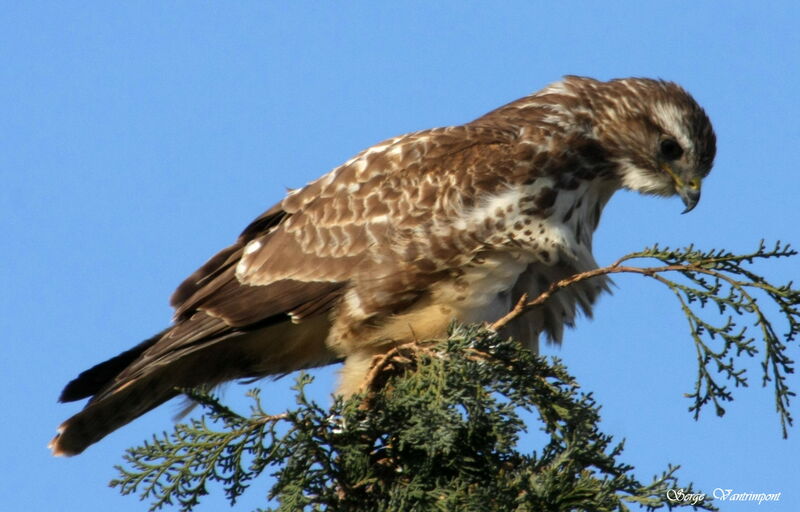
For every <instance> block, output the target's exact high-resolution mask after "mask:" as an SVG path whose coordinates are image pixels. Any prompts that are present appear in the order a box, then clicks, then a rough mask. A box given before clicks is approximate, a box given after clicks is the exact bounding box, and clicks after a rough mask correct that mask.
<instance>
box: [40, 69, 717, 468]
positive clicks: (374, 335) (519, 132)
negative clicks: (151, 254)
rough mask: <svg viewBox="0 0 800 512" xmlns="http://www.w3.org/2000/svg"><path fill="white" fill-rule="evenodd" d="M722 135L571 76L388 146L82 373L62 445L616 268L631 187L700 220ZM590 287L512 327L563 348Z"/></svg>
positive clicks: (359, 356)
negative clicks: (172, 404)
mask: <svg viewBox="0 0 800 512" xmlns="http://www.w3.org/2000/svg"><path fill="white" fill-rule="evenodd" d="M715 152H716V142H715V136H714V131H713V128H712V126H711V123H710V121H709V119H708V117H707V116H706V114H705V112H704V111H703V109H702V108H701V107H700V106H699V105H698V104H697V103H696V102H695V100H694V99H693V98H692V97H691V96H690V95H689V94H688V93H687V92H686V91H685V90H683V89H682V88H681V87H680V86H678V85H676V84H675V83H671V82H667V81H662V80H651V79H643V78H628V79H617V80H611V81H608V82H603V81H598V80H594V79H591V78H583V77H577V76H567V77H565V78H564V79H563V80H561V81H559V82H556V83H553V84H551V85H549V86H548V87H545V88H544V89H542V90H540V91H539V92H536V93H534V94H532V95H530V96H526V97H524V98H521V99H519V100H516V101H513V102H511V103H509V104H507V105H505V106H502V107H500V108H498V109H496V110H493V111H492V112H489V113H488V114H486V115H484V116H482V117H480V118H478V119H476V120H474V121H472V122H469V123H466V124H464V125H461V126H451V127H446V128H434V129H430V130H423V131H418V132H414V133H409V134H406V135H401V136H399V137H394V138H392V139H389V140H386V141H384V142H381V143H380V144H377V145H375V146H372V147H370V148H368V149H366V150H364V151H362V152H361V153H359V154H357V155H356V156H354V157H353V158H351V159H350V160H348V161H347V162H345V163H344V164H342V165H340V166H339V167H337V168H335V169H333V170H332V171H331V172H329V173H328V174H326V175H324V176H322V177H321V178H319V179H317V180H316V181H313V182H311V183H309V184H308V185H306V186H304V187H302V188H300V189H297V190H292V191H290V192H289V193H288V194H287V196H286V197H285V198H284V199H283V200H282V201H281V202H279V203H278V204H277V205H275V206H273V207H272V208H270V209H269V210H267V211H266V212H265V213H264V214H262V215H261V216H260V217H258V218H256V219H255V220H254V221H253V222H252V223H251V224H250V225H249V226H247V228H246V229H245V230H244V231H243V232H242V234H241V235H239V238H238V239H237V240H236V242H235V243H234V244H233V245H231V246H230V247H228V248H226V249H223V250H222V251H220V252H219V253H218V254H217V255H216V256H214V257H212V258H211V259H210V260H208V262H207V263H205V264H204V265H203V266H202V267H200V268H199V269H198V270H197V271H196V272H195V273H194V274H192V275H190V276H189V277H188V278H187V279H186V280H185V281H184V282H183V283H182V284H181V285H180V286H179V287H178V289H177V290H176V291H175V293H174V294H173V295H172V299H171V303H172V305H173V306H174V307H175V315H174V322H173V325H172V326H171V327H168V328H167V329H165V330H164V331H162V332H160V333H158V334H156V335H155V336H153V337H152V338H149V339H147V340H145V341H143V342H141V343H139V344H138V345H136V346H135V347H133V348H131V349H130V350H127V351H125V352H123V353H121V354H119V355H118V356H116V357H113V358H111V359H109V360H108V361H105V362H103V363H100V364H98V365H96V366H94V367H93V368H90V369H88V370H86V371H84V372H83V373H81V374H80V375H79V376H78V377H77V378H76V379H75V380H73V381H72V382H70V383H69V384H68V385H67V386H66V388H64V390H63V392H62V394H61V397H60V401H62V402H69V401H74V400H79V399H82V398H88V397H90V400H89V402H88V403H87V405H86V407H85V408H84V409H83V410H82V411H80V412H79V413H77V414H76V415H74V416H73V417H71V418H69V419H68V420H66V421H65V422H64V423H62V424H61V426H60V427H59V428H58V435H57V436H56V437H55V438H54V439H53V440H52V441H51V443H50V447H51V449H52V451H53V453H54V454H56V455H74V454H78V453H80V452H82V451H83V450H84V449H85V448H86V447H88V446H89V445H91V444H92V443H95V442H97V441H98V440H100V439H101V438H103V437H104V436H106V435H107V434H108V433H110V432H112V431H114V430H116V429H117V428H119V427H121V426H123V425H125V424H126V423H128V422H130V421H132V420H133V419H135V418H137V417H138V416H140V415H142V414H144V413H146V412H147V411H149V410H151V409H153V408H154V407H156V406H158V405H160V404H162V403H163V402H165V401H167V400H169V399H171V398H173V397H174V396H176V395H177V394H178V393H179V392H178V391H177V389H176V388H191V387H196V386H215V385H218V384H220V383H222V382H225V381H229V380H234V379H243V378H259V377H264V376H270V375H272V376H279V375H283V374H286V373H288V372H292V371H294V370H297V369H301V368H310V367H316V366H321V365H327V364H331V363H334V362H339V361H343V362H344V366H343V368H342V371H341V386H340V392H341V393H343V394H348V393H352V392H353V391H354V390H356V389H358V387H359V385H360V383H361V381H362V379H363V378H364V376H365V374H366V372H367V371H368V369H369V365H370V362H371V361H372V359H373V357H374V356H376V355H380V354H382V353H385V352H387V351H388V350H390V349H391V348H392V347H394V346H396V345H397V344H399V343H405V342H411V341H415V340H424V339H431V338H437V337H443V336H444V335H445V334H446V331H447V328H448V325H449V324H450V323H451V321H453V320H458V321H460V322H487V321H493V320H496V319H497V318H499V317H501V316H502V315H503V314H505V313H507V312H508V311H509V309H510V308H511V307H512V306H513V305H514V304H515V303H516V301H517V300H518V299H519V298H520V297H521V296H522V295H523V294H528V296H532V297H535V296H537V295H538V294H539V293H540V292H542V291H544V290H545V289H546V288H547V287H548V286H549V285H550V284H551V283H553V282H554V281H556V280H559V279H562V278H565V277H568V276H570V275H573V274H575V273H579V272H584V271H587V270H591V269H594V268H596V267H597V264H596V262H595V259H594V257H593V256H592V235H593V232H594V231H595V228H596V227H597V224H598V222H599V220H600V215H601V212H602V210H603V207H604V206H605V204H606V203H607V201H608V200H609V198H611V196H612V195H613V194H614V192H615V191H617V190H620V189H629V190H635V191H639V192H642V193H645V194H652V195H658V196H674V195H677V196H679V197H680V198H681V199H682V201H683V203H684V205H685V208H686V211H689V210H691V209H692V208H694V206H695V205H696V203H697V201H698V199H699V197H700V186H701V181H702V180H703V178H704V177H705V176H706V175H707V174H708V173H709V171H710V170H711V167H712V164H713V160H714V155H715ZM606 286H607V285H606V282H605V281H604V279H603V278H595V279H593V280H587V281H582V282H580V283H578V284H576V285H575V286H571V287H569V288H567V289H564V290H562V291H560V292H558V293H557V294H555V295H554V296H553V297H552V298H551V299H550V300H549V301H548V302H546V303H545V304H544V305H543V306H542V307H539V308H537V309H535V310H534V311H531V312H529V313H528V314H527V315H523V316H520V317H518V318H516V319H515V320H514V321H513V322H511V323H509V324H508V325H507V326H506V327H505V328H504V329H505V332H504V334H508V335H511V336H514V337H515V338H516V339H518V340H519V341H520V342H522V343H525V344H527V345H528V346H529V347H531V348H532V349H534V350H535V349H536V348H537V343H538V338H539V336H540V334H544V335H545V336H547V337H548V338H549V339H550V340H552V341H554V342H560V341H561V337H562V331H563V326H565V325H567V326H571V325H572V324H573V321H574V319H575V316H576V313H577V311H579V310H582V311H583V312H584V313H585V314H586V315H589V314H590V311H591V307H592V304H593V303H594V302H595V300H596V298H597V296H598V295H599V294H600V293H601V292H602V291H603V290H604V289H606Z"/></svg>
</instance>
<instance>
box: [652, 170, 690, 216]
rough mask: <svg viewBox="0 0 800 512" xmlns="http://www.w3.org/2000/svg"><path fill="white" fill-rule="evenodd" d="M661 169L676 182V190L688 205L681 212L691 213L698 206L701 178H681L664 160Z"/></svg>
mask: <svg viewBox="0 0 800 512" xmlns="http://www.w3.org/2000/svg"><path fill="white" fill-rule="evenodd" d="M661 169H662V170H663V171H664V172H665V173H667V174H668V175H669V176H670V177H671V178H672V181H673V182H674V183H675V192H677V193H678V196H680V198H681V201H683V204H684V205H685V206H686V209H685V210H683V211H682V212H681V213H689V212H690V211H692V210H693V209H694V207H695V206H697V203H698V202H699V201H700V178H692V179H690V180H689V181H688V182H686V181H684V180H683V179H681V177H680V176H679V175H678V173H677V172H675V171H674V170H673V168H672V166H671V165H669V164H668V163H666V162H664V163H662V164H661Z"/></svg>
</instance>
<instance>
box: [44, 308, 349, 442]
mask: <svg viewBox="0 0 800 512" xmlns="http://www.w3.org/2000/svg"><path fill="white" fill-rule="evenodd" d="M189 322H195V324H196V325H195V326H194V327H192V325H189V324H188V323H189ZM329 328H330V321H329V320H328V318H327V317H325V316H323V315H319V316H317V317H314V318H311V319H308V320H306V321H304V322H302V323H300V324H293V323H292V322H291V321H290V320H286V321H284V322H281V323H277V324H274V325H269V326H267V327H263V328H260V329H255V330H253V331H237V330H235V329H232V328H230V327H228V326H227V325H226V324H225V323H224V322H222V321H221V320H217V319H213V318H210V317H200V316H197V318H194V317H193V319H191V320H188V321H185V322H183V323H182V324H180V325H178V326H174V327H172V328H170V329H167V330H166V331H163V332H162V333H159V334H157V335H156V336H154V337H152V338H150V339H148V340H145V341H143V342H142V343H140V344H139V345H137V346H136V347H134V348H132V349H130V350H128V351H126V352H123V353H122V354H120V355H118V356H116V357H114V358H112V359H109V360H108V361H106V362H104V363H100V364H99V365H97V366H95V367H93V368H91V369H89V370H86V371H85V372H83V373H82V374H81V375H80V376H78V378H76V379H75V380H73V381H72V382H70V383H69V384H68V385H67V387H66V388H65V389H64V391H63V392H62V394H61V401H71V400H78V399H80V398H85V397H87V396H91V397H92V398H91V399H90V400H89V403H88V404H87V405H86V407H85V408H84V409H83V410H82V411H80V412H79V413H77V414H76V415H74V416H72V417H71V418H69V419H68V420H67V421H65V422H64V423H62V424H61V425H60V426H59V427H58V434H57V435H56V437H54V438H53V440H52V441H50V444H49V445H48V446H49V447H50V449H51V450H52V452H53V455H77V454H79V453H81V452H82V451H83V450H85V449H86V448H87V447H88V446H89V445H91V444H93V443H96V442H97V441H99V440H100V439H102V438H104V437H105V436H106V435H108V434H109V433H111V432H113V431H114V430H116V429H118V428H120V427H122V426H123V425H126V424H127V423H130V422H131V421H133V420H135V419H136V418H138V417H139V416H141V415H142V414H145V413H146V412H148V411H150V410H151V409H154V408H156V407H158V406H159V405H161V404H162V403H164V402H166V401H167V400H169V399H171V398H173V397H174V396H176V395H178V394H179V391H178V390H179V389H181V388H193V387H197V386H208V387H214V386H217V385H219V384H221V383H223V382H226V381H229V380H235V379H242V378H260V377H264V376H266V375H281V374H286V373H289V372H291V371H294V370H297V369H300V368H311V367H315V366H321V365H325V364H330V363H332V362H334V361H336V360H337V356H336V354H334V353H332V352H331V351H330V349H329V348H328V347H327V346H326V345H325V339H326V337H327V332H328V329H329ZM198 333H199V334H198Z"/></svg>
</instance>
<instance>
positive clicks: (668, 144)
mask: <svg viewBox="0 0 800 512" xmlns="http://www.w3.org/2000/svg"><path fill="white" fill-rule="evenodd" d="M681 155H683V148H682V147H681V145H680V144H678V141H676V140H675V139H664V140H662V141H661V156H663V157H664V158H665V159H666V160H677V159H679V158H680V157H681Z"/></svg>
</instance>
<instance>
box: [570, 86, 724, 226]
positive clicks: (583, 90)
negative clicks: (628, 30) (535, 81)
mask: <svg viewBox="0 0 800 512" xmlns="http://www.w3.org/2000/svg"><path fill="white" fill-rule="evenodd" d="M561 87H563V88H564V89H565V91H564V92H566V91H569V92H570V93H572V94H573V95H574V96H575V97H577V98H578V99H579V102H580V104H581V105H582V106H585V107H586V108H588V110H589V111H590V112H593V119H592V123H591V125H592V132H593V133H592V135H593V136H594V137H596V138H597V139H598V141H599V142H600V143H601V145H602V146H603V148H604V149H605V150H606V151H607V152H608V157H609V160H611V162H613V163H614V164H615V166H614V168H615V171H614V172H615V173H616V175H617V178H618V179H619V180H620V183H621V185H622V186H623V187H625V188H627V189H630V190H636V191H639V192H642V193H646V194H656V195H661V196H672V195H676V194H677V195H678V196H680V198H681V199H682V200H683V203H684V205H686V209H685V210H684V213H686V212H688V211H689V210H691V209H692V208H694V207H695V205H696V204H697V202H698V200H699V199H700V188H701V185H702V182H703V178H705V177H706V176H707V175H708V173H709V171H711V166H712V165H713V163H714V155H715V153H716V137H715V135H714V129H713V128H712V126H711V121H709V119H708V116H706V113H705V112H704V111H703V109H702V108H701V107H700V105H698V104H697V102H696V101H695V100H694V98H692V97H691V96H690V95H689V93H687V92H686V91H684V90H683V89H682V88H681V87H680V86H678V85H677V84H674V83H672V82H665V81H663V80H650V79H642V78H626V79H619V80H611V81H609V82H599V81H597V80H592V79H588V78H580V77H567V78H566V79H565V81H564V82H562V83H561Z"/></svg>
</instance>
